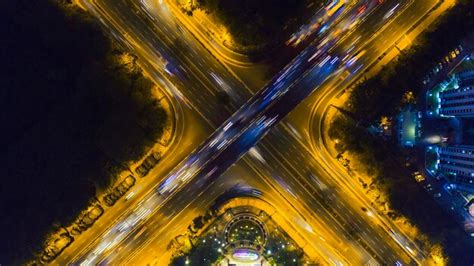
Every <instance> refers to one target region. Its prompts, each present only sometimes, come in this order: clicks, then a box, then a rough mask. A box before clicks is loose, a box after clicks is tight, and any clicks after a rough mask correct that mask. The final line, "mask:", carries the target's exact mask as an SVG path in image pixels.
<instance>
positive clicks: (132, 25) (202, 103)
mask: <svg viewBox="0 0 474 266" xmlns="http://www.w3.org/2000/svg"><path fill="white" fill-rule="evenodd" d="M102 4H104V5H106V6H107V8H103V10H107V12H112V13H113V12H115V15H114V16H112V17H113V21H114V23H112V24H113V26H114V27H116V28H119V29H123V28H125V27H126V29H127V30H126V31H125V32H130V33H128V34H127V35H124V32H122V33H118V34H117V35H119V34H121V35H122V36H132V32H134V33H137V36H140V38H139V39H142V38H143V39H142V40H140V41H139V42H138V43H139V45H137V44H134V43H133V42H132V41H130V40H128V37H125V39H127V42H129V43H131V44H130V45H131V46H132V47H134V48H135V49H137V50H140V52H139V54H140V56H141V57H143V58H145V59H146V60H147V61H149V62H157V61H159V60H157V59H156V58H157V55H156V51H160V53H161V54H162V57H164V58H165V59H166V60H167V61H169V62H171V64H172V65H173V66H174V69H172V70H171V72H173V70H174V76H172V77H168V79H169V80H171V81H172V82H174V83H175V84H176V87H178V88H184V89H182V90H180V91H182V93H183V94H184V95H185V96H186V99H187V100H184V101H183V103H184V104H185V105H190V106H192V107H194V108H195V109H197V110H198V112H199V113H200V114H201V115H202V116H203V117H205V119H206V121H208V122H209V124H211V127H212V126H214V127H215V126H217V125H219V124H221V123H222V122H223V121H225V119H226V118H227V117H229V116H230V114H231V113H232V112H233V109H234V110H235V108H236V106H239V104H238V103H239V102H243V101H245V100H246V99H248V98H249V97H250V92H249V91H248V90H246V89H241V88H243V87H244V86H243V85H242V84H240V82H238V80H236V79H235V78H234V77H233V76H232V75H230V74H228V72H227V71H226V69H225V67H224V66H222V65H221V64H219V62H217V60H215V58H213V57H212V56H210V55H209V54H208V53H207V52H206V51H205V50H204V49H203V48H202V46H200V45H199V43H196V41H195V40H194V41H193V39H192V36H189V35H188V33H187V32H186V31H184V32H183V31H182V30H179V28H178V27H177V26H176V25H173V23H172V22H170V23H168V24H167V23H161V24H160V27H157V28H156V29H155V30H149V28H148V27H146V26H144V24H146V25H148V26H149V22H150V20H151V19H148V20H147V19H143V16H144V15H143V12H144V11H139V12H138V14H137V13H136V12H133V11H135V9H133V8H130V6H128V5H127V2H126V1H113V2H106V1H104V2H103V3H101V5H102ZM385 14H386V13H385ZM145 16H147V15H145ZM161 16H162V17H163V21H167V20H168V19H170V18H166V14H161ZM379 17H380V14H379ZM374 18H376V16H374ZM155 19H156V18H155ZM367 23H368V22H367ZM369 24H370V23H369ZM117 25H120V26H119V27H117ZM370 25H372V24H370ZM167 26H169V27H167ZM364 32H366V31H364ZM367 32H368V33H367V34H366V35H367V37H365V38H371V37H372V36H373V33H370V30H369V31H367ZM173 33H174V34H173ZM355 38H356V39H357V37H355ZM361 38H362V37H360V38H359V40H360V39H361ZM130 39H131V40H133V38H131V37H130ZM181 39H184V40H185V41H180V40H181ZM345 40H348V41H349V40H351V39H350V38H345ZM360 42H361V41H360ZM341 43H343V42H341ZM361 43H362V42H361ZM134 45H136V47H135V46H134ZM334 51H336V50H334ZM198 55H199V56H198ZM364 58H365V57H364ZM375 58H376V57H375ZM369 60H370V59H369ZM152 64H153V63H152ZM203 66H206V68H205V69H204V67H203ZM303 69H304V68H303ZM156 71H157V69H156V67H155V69H153V66H152V67H150V71H148V70H147V72H151V73H154V72H156ZM161 72H162V71H161ZM210 73H214V74H215V75H218V76H219V77H220V78H221V79H222V81H224V82H226V83H227V84H228V85H229V87H230V88H233V89H232V91H233V93H235V95H234V98H233V102H235V103H234V104H230V105H227V106H225V107H224V108H223V106H222V105H221V104H219V102H218V101H217V100H216V101H213V100H212V98H215V93H216V92H217V91H219V90H222V84H219V82H218V81H216V79H215V78H213V77H212V75H211V74H210ZM313 81H314V80H313V79H309V80H307V83H302V84H301V85H304V87H306V89H307V91H311V90H312V86H314V83H313ZM235 88H240V89H235ZM300 91H303V90H300ZM188 95H189V96H188ZM301 95H302V96H301V97H304V96H305V94H301ZM210 99H211V100H210ZM291 99H294V97H290V98H289V100H291ZM288 102H290V101H288ZM196 107H199V108H196ZM275 108H276V107H275ZM276 109H278V110H279V111H278V112H281V109H282V108H280V107H278V108H276ZM216 110H218V111H217V112H216ZM290 110H291V109H290ZM276 130H280V131H282V132H273V131H272V132H271V133H270V134H269V135H268V136H267V137H266V138H265V139H264V140H263V142H262V144H264V145H262V154H263V157H264V158H271V159H273V158H274V160H275V161H276V163H275V164H274V165H279V162H282V161H284V159H285V158H286V159H288V156H287V155H288V154H289V155H290V158H291V159H292V161H293V162H292V163H290V164H289V165H285V166H283V167H282V168H281V170H280V171H278V172H279V173H286V174H285V180H290V182H288V181H286V182H288V183H300V181H299V179H301V176H303V178H304V176H305V175H307V174H303V175H301V173H298V172H297V173H295V172H291V171H288V169H292V168H293V167H294V164H293V163H294V162H296V161H298V160H301V158H303V160H302V162H305V161H308V159H310V158H308V155H307V154H304V152H302V149H301V148H300V149H296V150H292V149H290V151H285V150H282V149H281V148H286V149H287V150H288V148H289V147H293V146H297V145H298V144H299V142H298V141H295V137H293V136H291V135H290V134H289V133H288V132H287V131H284V130H283V129H281V128H280V129H276ZM276 130H275V131H276ZM273 135H274V136H273ZM272 136H273V137H272ZM257 139H258V138H257ZM285 139H286V140H287V141H288V142H286V141H282V140H285ZM277 143H281V144H278V145H276V144H277ZM250 144H251V143H249V145H250ZM279 145H281V148H280V146H279ZM299 145H301V144H299ZM275 146H276V147H275ZM240 149H241V148H239V147H236V150H240ZM303 150H304V148H303ZM243 151H245V150H243ZM268 153H271V155H272V156H267V154H268ZM285 153H286V154H287V155H285ZM295 154H301V157H298V156H295ZM277 155H278V156H279V157H277ZM309 157H311V156H309ZM278 158H280V160H278ZM281 158H283V160H281ZM266 160H270V159H266ZM269 164H271V165H272V167H274V165H273V163H270V161H269ZM305 164H306V163H305ZM218 165H222V164H221V162H220V161H218ZM315 166H317V164H316V163H315ZM318 168H319V171H317V170H312V171H314V172H315V173H318V174H316V175H317V176H327V173H325V172H324V171H321V167H318ZM213 169H214V167H213V168H210V169H209V170H208V171H211V172H212V170H213ZM301 169H305V168H301ZM203 172H204V171H203ZM216 174H217V172H216ZM286 178H288V179H286ZM291 180H293V181H295V182H292V181H291ZM271 182H272V183H275V182H278V181H275V179H274V180H273V181H271ZM300 186H304V185H300ZM313 187H314V185H313ZM185 189H186V188H184V189H183V190H184V191H185ZM291 189H292V190H295V191H300V190H301V187H300V188H299V189H298V186H295V188H291ZM304 190H305V191H308V192H306V193H307V194H310V193H311V192H310V191H311V190H313V192H314V191H317V190H315V189H314V188H311V189H304ZM302 191H303V190H302ZM336 191H337V190H336ZM293 193H297V192H293ZM313 194H314V193H313ZM301 195H302V196H303V197H302V198H304V199H306V198H305V197H304V196H305V193H301ZM297 196H298V195H297ZM338 196H339V195H338ZM346 197H347V195H341V196H340V197H337V199H339V198H342V200H341V202H342V201H343V200H344V199H345V198H346ZM173 201H174V198H173ZM323 201H324V199H321V197H319V198H318V197H316V196H313V197H312V200H309V199H308V200H307V202H306V205H308V206H312V207H314V206H316V207H317V208H315V209H318V210H319V209H320V208H321V206H320V205H321V202H323ZM323 204H324V203H323ZM329 206H330V207H324V206H323V208H322V209H324V210H326V209H328V208H329V209H340V210H339V211H336V213H338V217H343V216H340V215H339V214H340V213H344V215H346V216H348V217H347V219H342V218H341V220H343V222H342V224H344V221H348V220H349V221H352V220H354V217H353V216H356V217H363V215H364V214H360V213H356V212H354V213H351V212H350V211H348V210H351V209H352V210H354V208H353V207H351V206H345V205H344V204H342V203H341V205H340V206H339V204H338V203H336V205H334V206H332V204H329ZM177 207H178V206H177ZM348 213H350V214H352V215H353V216H352V215H348ZM324 216H325V217H328V218H330V216H331V215H330V214H329V213H326V214H325V215H324ZM356 220H357V219H356ZM359 220H360V221H364V220H363V218H360V219H359ZM360 224H361V225H363V224H366V223H365V222H360ZM336 227H337V226H336ZM93 229H95V228H93ZM336 229H338V228H336ZM351 230H352V229H351ZM361 230H362V229H361ZM368 232H369V233H370V230H369V231H368ZM369 233H367V234H368V235H370V234H369ZM360 234H361V235H363V234H364V233H360ZM375 235H377V233H372V237H373V236H375ZM361 238H362V239H367V240H364V241H365V242H366V243H370V240H369V239H371V238H369V236H367V237H366V236H363V237H361ZM376 239H377V238H376ZM379 240H381V241H380V242H382V244H383V243H385V242H387V237H386V236H385V237H381V238H380V239H379ZM374 241H375V240H374ZM392 242H393V241H392ZM374 243H375V245H377V244H378V243H377V242H374ZM377 246H378V247H381V248H382V247H385V246H387V245H380V246H379V245H377ZM387 250H391V248H390V247H387ZM67 251H68V250H67ZM370 252H373V251H372V250H371V251H370ZM378 253H379V254H380V257H382V256H383V255H385V254H384V253H383V250H382V251H378ZM393 253H395V252H393ZM393 253H392V255H393ZM398 253H400V252H398ZM402 254H403V253H402ZM385 257H386V258H390V256H383V258H385ZM393 258H394V259H395V258H396V256H393Z"/></svg>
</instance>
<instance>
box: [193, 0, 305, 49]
mask: <svg viewBox="0 0 474 266" xmlns="http://www.w3.org/2000/svg"><path fill="white" fill-rule="evenodd" d="M197 3H198V6H199V7H200V8H202V9H204V10H206V11H207V12H209V13H213V14H216V15H217V17H218V18H219V19H220V20H221V22H222V23H223V24H224V25H225V26H226V27H227V28H228V30H229V32H230V33H231V35H232V36H233V38H234V40H235V41H236V42H238V43H240V44H241V45H244V46H248V45H265V44H273V43H278V42H281V40H282V38H285V37H287V33H289V32H293V31H294V30H295V29H297V28H298V27H299V26H301V25H302V24H303V23H304V22H305V18H306V16H305V15H303V14H305V10H306V7H307V5H308V4H309V3H310V1H307V0H259V1H255V0H197Z"/></svg>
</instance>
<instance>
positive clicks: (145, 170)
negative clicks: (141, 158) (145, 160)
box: [135, 164, 149, 177]
mask: <svg viewBox="0 0 474 266" xmlns="http://www.w3.org/2000/svg"><path fill="white" fill-rule="evenodd" d="M148 171H149V169H148V168H146V167H145V166H144V165H143V164H142V165H140V166H138V167H137V168H135V172H136V173H137V174H138V175H139V176H140V177H145V176H146V175H147V174H148Z"/></svg>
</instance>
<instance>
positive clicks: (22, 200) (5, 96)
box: [0, 0, 166, 265]
mask: <svg viewBox="0 0 474 266" xmlns="http://www.w3.org/2000/svg"><path fill="white" fill-rule="evenodd" d="M0 32H2V40H1V41H0V43H1V46H0V56H1V58H2V60H3V62H2V71H1V72H0V73H1V74H0V75H1V77H0V88H1V92H0V93H1V97H0V106H1V107H0V108H1V109H2V111H1V114H2V115H1V116H0V119H1V124H2V138H1V139H0V145H1V147H2V149H1V152H0V154H1V159H2V162H3V165H4V168H3V169H2V179H1V181H2V185H1V187H2V191H1V193H0V195H1V199H0V201H1V216H2V219H1V230H2V234H1V236H2V241H1V242H2V243H1V247H0V263H1V264H5V265H12V264H18V262H19V261H22V260H23V259H25V258H28V257H29V256H30V254H31V252H32V251H34V250H36V249H38V248H40V247H41V241H42V239H43V237H44V236H45V234H46V233H47V232H48V231H49V230H51V228H52V224H53V223H58V224H62V225H66V224H67V223H68V222H69V221H71V219H74V218H75V216H76V215H77V214H78V212H79V211H80V210H82V209H83V208H84V206H86V205H87V204H88V202H89V201H90V200H91V198H92V197H94V196H95V190H96V188H97V187H106V186H108V185H109V183H110V182H111V181H112V180H111V179H110V176H111V174H113V173H115V172H117V171H119V170H120V169H122V168H123V162H127V161H129V160H134V159H137V158H139V157H140V156H141V155H142V154H143V152H144V151H145V150H147V148H148V147H150V146H151V145H152V144H153V142H154V141H155V140H156V139H157V138H158V137H159V136H160V135H161V133H162V130H163V126H164V122H165V121H166V113H165V111H164V110H163V109H162V108H161V107H160V105H159V103H158V102H157V101H156V100H153V99H152V98H151V89H152V83H151V82H150V81H149V80H147V79H145V78H144V77H143V76H142V74H141V72H140V70H139V69H135V70H133V71H132V73H130V72H129V71H127V70H126V68H125V66H124V65H122V64H120V63H119V60H118V57H119V55H120V54H121V51H119V50H118V49H116V48H114V47H113V46H112V44H111V43H110V41H109V39H108V38H107V37H105V36H104V34H103V33H102V31H101V28H100V27H99V25H98V24H97V23H96V22H95V20H94V19H93V18H91V17H89V16H88V15H87V14H85V13H83V12H81V11H79V10H78V9H73V8H68V9H67V11H64V10H62V9H60V8H59V7H58V6H57V5H56V4H55V3H54V2H50V1H48V0H35V1H29V0H15V1H1V3H0Z"/></svg>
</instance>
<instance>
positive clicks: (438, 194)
mask: <svg viewBox="0 0 474 266" xmlns="http://www.w3.org/2000/svg"><path fill="white" fill-rule="evenodd" d="M433 197H435V198H439V197H441V193H440V192H438V193H434V194H433Z"/></svg>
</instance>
